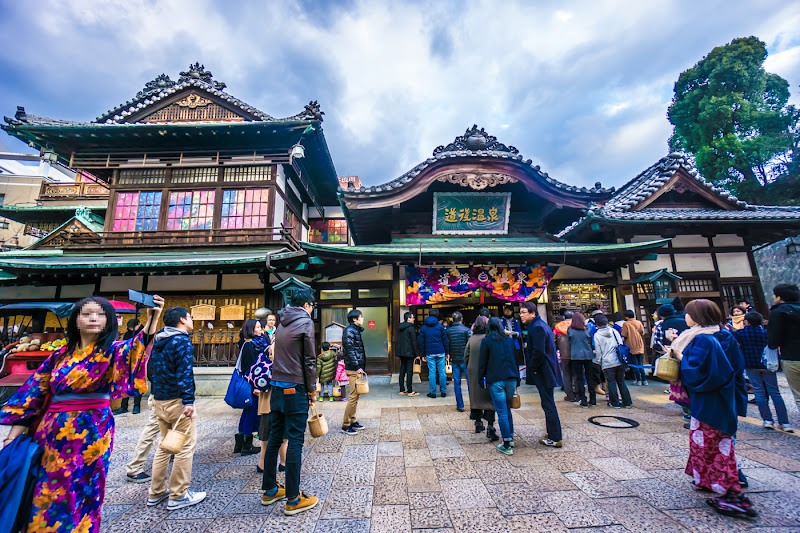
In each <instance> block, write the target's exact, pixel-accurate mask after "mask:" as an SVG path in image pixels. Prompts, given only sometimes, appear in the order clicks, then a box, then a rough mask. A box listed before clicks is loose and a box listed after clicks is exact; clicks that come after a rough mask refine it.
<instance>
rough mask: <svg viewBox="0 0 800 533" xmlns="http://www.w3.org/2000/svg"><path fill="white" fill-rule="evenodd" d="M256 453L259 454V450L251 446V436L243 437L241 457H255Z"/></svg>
mask: <svg viewBox="0 0 800 533" xmlns="http://www.w3.org/2000/svg"><path fill="white" fill-rule="evenodd" d="M257 453H261V449H260V448H256V447H254V446H253V435H252V433H251V434H250V435H245V436H244V443H243V444H242V457H244V456H245V455H255V454H257Z"/></svg>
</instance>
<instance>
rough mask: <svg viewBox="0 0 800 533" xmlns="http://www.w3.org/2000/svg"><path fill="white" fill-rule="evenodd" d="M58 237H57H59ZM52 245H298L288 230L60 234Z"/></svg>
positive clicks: (293, 246) (149, 246)
mask: <svg viewBox="0 0 800 533" xmlns="http://www.w3.org/2000/svg"><path fill="white" fill-rule="evenodd" d="M59 237H60V236H59ZM57 240H58V242H56V241H53V243H52V244H53V245H55V246H57V247H61V246H65V245H69V246H72V247H78V248H122V247H125V248H127V247H131V246H132V247H141V248H144V249H148V248H167V247H173V248H174V247H175V246H181V247H183V246H190V247H200V246H209V245H228V246H237V245H239V246H241V245H243V244H260V243H271V242H284V243H286V244H287V245H288V247H289V248H291V249H293V250H300V244H299V243H298V241H297V239H295V238H294V237H293V236H292V228H287V227H276V228H253V229H235V230H221V229H209V230H185V231H103V232H100V233H73V234H66V233H65V234H64V236H63V238H59V239H57Z"/></svg>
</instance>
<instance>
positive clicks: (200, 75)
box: [178, 61, 227, 91]
mask: <svg viewBox="0 0 800 533" xmlns="http://www.w3.org/2000/svg"><path fill="white" fill-rule="evenodd" d="M180 74H181V77H180V78H178V83H183V82H187V81H191V80H199V81H202V82H205V83H207V84H209V85H211V86H212V87H213V88H214V89H217V90H218V91H222V90H224V89H225V87H227V85H226V84H225V83H223V82H221V81H215V80H214V78H213V75H212V74H211V72H210V71H208V70H206V67H205V65H201V64H200V62H199V61H197V62H195V63H194V64H192V65H189V70H185V71H183V72H181V73H180Z"/></svg>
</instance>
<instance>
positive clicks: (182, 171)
mask: <svg viewBox="0 0 800 533" xmlns="http://www.w3.org/2000/svg"><path fill="white" fill-rule="evenodd" d="M218 176H219V167H189V168H176V169H175V170H173V171H172V183H206V182H209V181H217V178H218Z"/></svg>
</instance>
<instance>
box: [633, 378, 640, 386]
mask: <svg viewBox="0 0 800 533" xmlns="http://www.w3.org/2000/svg"><path fill="white" fill-rule="evenodd" d="M633 384H634V385H641V384H642V382H641V381H639V380H638V379H637V380H636V381H634V382H633Z"/></svg>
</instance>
